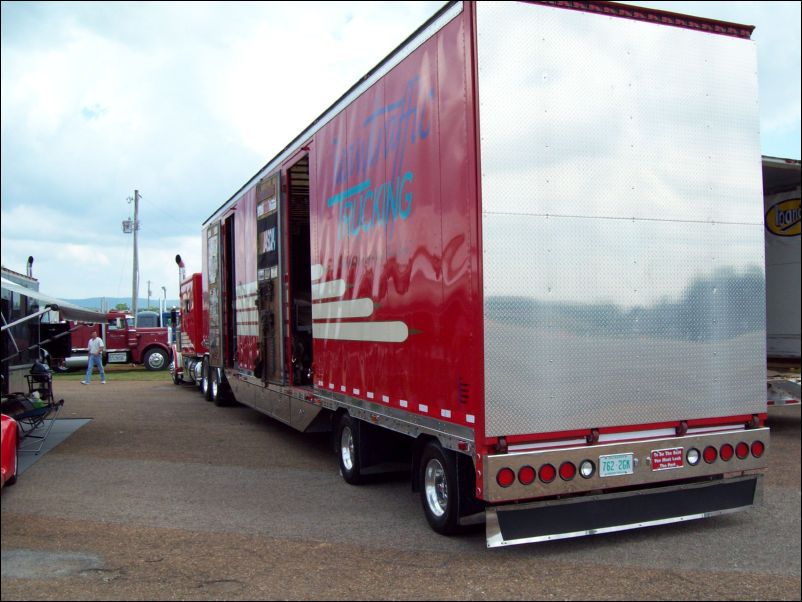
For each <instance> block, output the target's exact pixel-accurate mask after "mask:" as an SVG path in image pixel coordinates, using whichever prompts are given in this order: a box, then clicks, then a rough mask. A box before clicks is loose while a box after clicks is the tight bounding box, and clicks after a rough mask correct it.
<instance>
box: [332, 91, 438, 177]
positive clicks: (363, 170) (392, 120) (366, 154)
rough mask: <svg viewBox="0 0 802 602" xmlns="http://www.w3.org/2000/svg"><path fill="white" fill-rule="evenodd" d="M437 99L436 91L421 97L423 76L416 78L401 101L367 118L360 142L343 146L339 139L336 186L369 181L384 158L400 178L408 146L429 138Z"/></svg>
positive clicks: (335, 166) (335, 159) (390, 104)
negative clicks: (373, 171) (350, 182)
mask: <svg viewBox="0 0 802 602" xmlns="http://www.w3.org/2000/svg"><path fill="white" fill-rule="evenodd" d="M434 100H435V96H434V90H429V91H428V93H423V94H421V93H420V77H419V76H416V77H413V78H412V79H411V80H409V81H408V82H407V84H406V86H405V87H404V92H403V93H402V95H401V97H400V98H399V99H397V100H395V101H393V102H391V103H389V104H387V105H385V106H383V107H380V108H378V109H376V110H374V111H373V112H372V113H371V114H370V115H368V117H367V118H365V120H364V121H363V122H362V132H361V134H359V135H358V136H357V139H356V140H353V141H350V140H349V141H348V144H347V145H343V144H341V142H340V140H339V138H335V139H334V141H333V144H334V147H335V148H334V183H335V185H337V186H342V185H345V184H347V183H348V182H349V181H353V180H365V179H367V178H368V172H369V171H370V169H371V168H373V167H374V166H375V165H376V163H377V162H378V160H379V158H380V157H381V158H384V159H386V160H389V167H390V170H389V171H390V174H391V179H393V180H395V179H396V178H397V177H399V176H400V175H401V173H402V171H403V166H404V154H405V152H406V148H407V145H408V144H415V142H416V141H417V140H426V138H427V137H428V136H429V133H430V131H431V119H432V110H433V106H434Z"/></svg>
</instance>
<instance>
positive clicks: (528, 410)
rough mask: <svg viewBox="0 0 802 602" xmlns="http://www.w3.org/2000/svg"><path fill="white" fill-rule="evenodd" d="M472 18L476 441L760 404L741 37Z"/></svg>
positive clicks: (754, 187) (753, 130) (760, 297)
mask: <svg viewBox="0 0 802 602" xmlns="http://www.w3.org/2000/svg"><path fill="white" fill-rule="evenodd" d="M477 19H478V21H477V23H478V67H479V100H480V131H481V162H482V238H483V279H484V296H485V301H484V317H485V327H484V330H485V332H484V335H485V373H486V374H485V376H486V391H485V395H486V417H485V418H486V435H487V436H498V435H514V434H525V433H533V432H552V431H563V430H570V429H575V428H589V427H596V426H608V425H626V424H644V423H649V422H657V421H667V420H678V419H690V418H702V417H710V416H718V415H733V414H748V413H753V412H760V411H765V404H763V402H762V400H763V397H764V393H765V391H764V389H765V382H764V379H765V277H764V268H763V265H764V260H763V225H762V222H763V216H762V211H761V209H762V188H761V186H762V181H761V172H760V150H759V136H758V116H757V101H756V98H757V83H756V76H755V72H756V60H755V49H754V45H753V44H752V43H751V42H750V41H747V40H741V39H733V38H727V37H724V36H716V35H711V34H704V33H700V32H695V31H688V30H682V29H677V28H670V27H665V26H659V25H654V24H650V23H642V22H636V21H628V20H624V19H619V18H614V17H605V16H600V15H594V14H587V13H582V12H577V11H567V10H563V9H556V8H550V7H542V6H531V5H525V4H516V3H480V4H479V7H478V11H477Z"/></svg>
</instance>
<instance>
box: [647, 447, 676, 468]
mask: <svg viewBox="0 0 802 602" xmlns="http://www.w3.org/2000/svg"><path fill="white" fill-rule="evenodd" d="M682 451H683V450H682V448H681V447H672V448H669V449H653V450H652V470H669V469H671V468H682V466H683V462H682V458H683V454H682Z"/></svg>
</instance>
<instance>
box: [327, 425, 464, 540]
mask: <svg viewBox="0 0 802 602" xmlns="http://www.w3.org/2000/svg"><path fill="white" fill-rule="evenodd" d="M359 426H360V425H359V424H358V422H357V421H356V420H355V419H354V418H352V417H351V416H349V415H348V414H342V415H341V416H340V417H339V419H338V420H337V423H336V428H335V431H334V442H335V449H336V451H337V459H338V462H339V465H340V474H341V475H342V477H343V479H344V480H345V482H346V483H349V484H351V485H360V484H362V483H364V482H365V475H364V466H363V458H362V453H363V452H362V449H361V447H360V429H359ZM413 478H415V479H416V480H417V487H418V490H419V491H420V499H421V505H422V506H423V512H424V514H425V515H426V520H427V522H428V523H429V525H430V526H431V528H432V529H433V530H434V531H435V532H437V533H440V534H441V535H453V534H455V533H459V532H460V531H461V529H460V524H459V495H460V491H459V481H458V479H457V458H456V454H455V453H454V452H452V451H449V450H444V449H443V447H442V446H441V445H440V443H439V442H438V441H436V440H431V441H428V442H427V443H426V444H425V445H424V447H423V450H422V451H421V455H420V462H419V463H418V470H417V474H415V475H413Z"/></svg>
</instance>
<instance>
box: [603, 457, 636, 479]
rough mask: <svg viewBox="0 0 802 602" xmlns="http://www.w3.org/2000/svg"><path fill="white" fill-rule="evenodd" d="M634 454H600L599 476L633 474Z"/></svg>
mask: <svg viewBox="0 0 802 602" xmlns="http://www.w3.org/2000/svg"><path fill="white" fill-rule="evenodd" d="M632 456H633V454H611V455H609V456H599V476H600V477H617V476H618V475H622V474H632Z"/></svg>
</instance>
